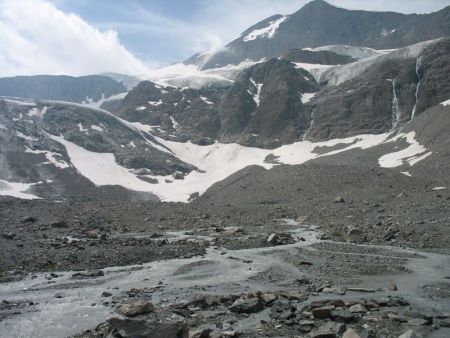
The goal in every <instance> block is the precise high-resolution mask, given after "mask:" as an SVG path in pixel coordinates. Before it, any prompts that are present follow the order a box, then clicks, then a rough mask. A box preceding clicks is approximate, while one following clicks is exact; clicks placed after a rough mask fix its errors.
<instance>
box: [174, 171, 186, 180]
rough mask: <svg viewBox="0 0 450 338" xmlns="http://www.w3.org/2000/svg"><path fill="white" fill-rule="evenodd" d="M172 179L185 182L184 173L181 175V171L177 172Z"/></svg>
mask: <svg viewBox="0 0 450 338" xmlns="http://www.w3.org/2000/svg"><path fill="white" fill-rule="evenodd" d="M172 177H173V179H174V180H184V175H183V173H180V172H179V171H176V172H174V173H173V174H172Z"/></svg>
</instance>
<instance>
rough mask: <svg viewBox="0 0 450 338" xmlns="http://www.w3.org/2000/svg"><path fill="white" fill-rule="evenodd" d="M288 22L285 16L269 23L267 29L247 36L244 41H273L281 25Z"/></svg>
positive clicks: (255, 31) (258, 30)
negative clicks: (263, 39) (264, 39)
mask: <svg viewBox="0 0 450 338" xmlns="http://www.w3.org/2000/svg"><path fill="white" fill-rule="evenodd" d="M286 20H287V16H283V17H281V18H279V19H277V20H274V21H271V22H269V25H268V26H267V27H264V28H261V29H255V30H254V31H253V32H251V33H249V34H247V35H246V36H245V37H244V39H243V40H244V41H245V42H248V41H253V40H256V39H262V38H266V39H271V38H272V37H273V36H274V35H275V33H276V32H277V30H278V28H279V27H280V25H281V24H282V23H283V22H285V21H286Z"/></svg>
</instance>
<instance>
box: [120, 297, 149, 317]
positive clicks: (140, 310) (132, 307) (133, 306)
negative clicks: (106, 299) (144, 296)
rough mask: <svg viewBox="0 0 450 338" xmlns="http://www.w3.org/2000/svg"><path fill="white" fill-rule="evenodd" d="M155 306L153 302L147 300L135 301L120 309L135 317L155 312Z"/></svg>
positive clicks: (126, 314)
mask: <svg viewBox="0 0 450 338" xmlns="http://www.w3.org/2000/svg"><path fill="white" fill-rule="evenodd" d="M154 310H155V307H154V305H153V304H152V303H150V302H146V301H137V302H134V303H129V304H124V305H122V306H120V307H119V308H118V311H119V312H120V313H121V314H123V315H124V316H127V317H134V316H138V315H142V314H146V313H150V312H153V311H154Z"/></svg>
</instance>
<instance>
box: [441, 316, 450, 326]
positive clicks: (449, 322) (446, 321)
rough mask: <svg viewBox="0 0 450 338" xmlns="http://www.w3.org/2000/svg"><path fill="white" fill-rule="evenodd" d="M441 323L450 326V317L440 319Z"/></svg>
mask: <svg viewBox="0 0 450 338" xmlns="http://www.w3.org/2000/svg"><path fill="white" fill-rule="evenodd" d="M439 325H441V326H442V327H450V318H444V319H441V320H439Z"/></svg>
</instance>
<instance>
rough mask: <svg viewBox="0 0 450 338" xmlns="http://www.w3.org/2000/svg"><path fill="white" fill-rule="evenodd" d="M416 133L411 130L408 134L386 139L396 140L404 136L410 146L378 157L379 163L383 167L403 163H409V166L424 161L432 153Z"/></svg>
mask: <svg viewBox="0 0 450 338" xmlns="http://www.w3.org/2000/svg"><path fill="white" fill-rule="evenodd" d="M415 136H416V133H415V132H413V131H412V132H410V133H408V134H399V135H397V136H396V137H394V138H392V139H390V140H388V141H386V142H385V143H390V142H396V141H398V140H399V139H401V138H403V139H405V140H406V142H408V143H409V146H408V147H407V148H405V149H403V150H400V151H396V152H393V153H389V154H386V155H383V156H381V157H380V158H379V159H378V163H379V164H380V167H382V168H396V167H400V166H402V165H406V164H408V165H409V166H411V167H412V166H414V165H415V164H416V163H418V162H420V161H422V160H423V159H425V158H427V157H428V156H430V155H431V152H429V151H428V149H427V148H425V147H424V146H423V145H421V144H420V143H419V142H418V141H417V140H416V138H415Z"/></svg>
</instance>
